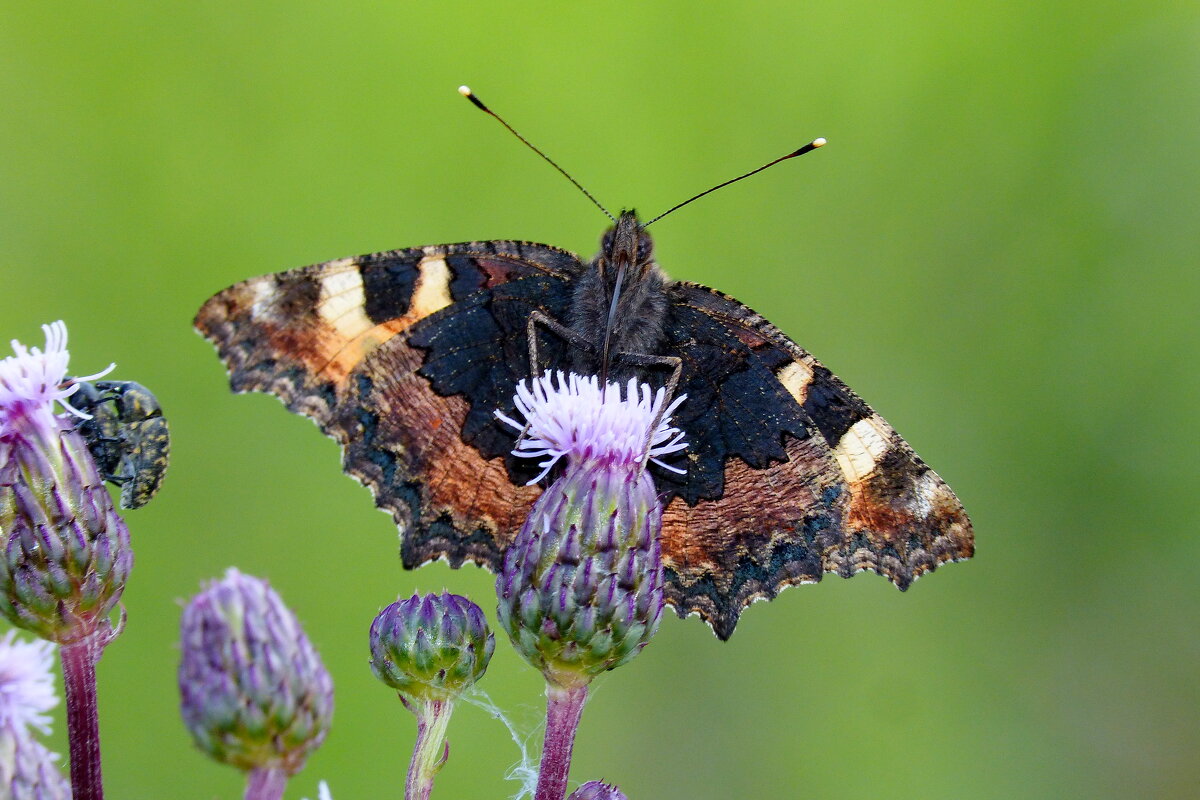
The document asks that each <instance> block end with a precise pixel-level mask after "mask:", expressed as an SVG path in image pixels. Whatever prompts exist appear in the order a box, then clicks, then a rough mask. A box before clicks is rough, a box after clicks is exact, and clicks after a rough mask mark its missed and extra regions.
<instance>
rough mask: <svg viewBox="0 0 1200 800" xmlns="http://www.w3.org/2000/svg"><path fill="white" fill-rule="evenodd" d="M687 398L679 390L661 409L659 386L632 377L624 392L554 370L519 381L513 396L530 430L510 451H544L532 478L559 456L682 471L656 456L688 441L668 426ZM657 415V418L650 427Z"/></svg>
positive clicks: (537, 455)
mask: <svg viewBox="0 0 1200 800" xmlns="http://www.w3.org/2000/svg"><path fill="white" fill-rule="evenodd" d="M686 398H687V395H680V396H679V397H676V398H675V399H674V401H672V403H671V404H670V405H669V406H667V407H666V408H665V409H664V408H663V405H664V403H665V401H666V392H665V391H664V390H663V389H659V390H658V391H657V392H655V391H653V390H651V388H650V387H649V386H648V385H647V384H644V383H642V384H639V383H638V382H637V381H635V380H634V379H632V378H630V379H629V384H628V386H627V387H626V389H625V393H624V395H622V393H621V387H620V386H619V385H618V384H616V383H609V384H607V385H606V386H605V387H604V388H601V387H600V379H599V378H597V377H596V376H595V375H592V376H590V377H583V376H580V375H576V374H574V373H571V374H570V375H564V374H563V373H562V372H555V373H553V374H547V375H542V376H540V377H538V378H535V379H533V380H530V381H529V382H528V383H527V382H525V381H522V382H521V383H519V384H517V394H516V397H515V398H514V400H515V402H516V406H517V411H519V412H520V414H521V416H523V417H524V418H525V421H526V424H527V425H528V427H529V430H528V431H526V433H525V436H524V437H523V438H522V439H521V440H520V441H519V442H518V443H517V447H516V449H515V450H513V455H516V456H522V457H525V458H541V457H542V456H547V458H546V460H545V461H541V462H539V463H538V466H539V467H542V472H541V474H540V475H538V476H537V477H536V478H534V479H533V480H531V481H530V483H531V484H532V483H537V482H538V481H540V480H541V479H542V478H544V477H546V475H547V473H549V472H550V470H551V469H552V468H553V467H554V465H555V464H556V463H558V460H559V459H560V458H562V457H563V456H567V457H568V461H571V462H573V463H580V462H585V461H601V462H604V463H605V464H607V465H612V466H617V465H623V466H628V467H637V468H639V469H645V466H646V461H647V460H649V461H653V462H654V463H655V464H658V465H659V466H660V467H663V468H664V469H668V470H671V471H672V472H677V473H679V474H683V473H684V472H685V470H682V469H679V468H678V467H673V466H671V465H669V464H664V463H663V462H662V461H661V460H660V458H661V457H662V456H666V455H670V454H671V453H676V452H678V451H680V450H683V449H684V448H686V447H687V442H685V441H684V440H683V431H681V430H679V429H677V428H673V427H671V414H673V413H675V410H676V409H677V408H679V404H680V403H682V402H683V401H684V400H685V399H686ZM496 417H497V419H499V420H500V421H501V422H503V423H504V424H506V425H508V426H509V427H511V428H513V429H514V430H517V431H522V430H525V425H522V424H521V423H519V422H517V421H516V420H514V419H511V418H510V417H508V416H505V415H504V414H502V413H500V412H499V411H497V412H496ZM656 419H657V420H658V424H657V426H655V428H654V431H653V433H651V431H650V427H651V426H652V425H654V424H655V420H656ZM647 445H649V446H648V447H647Z"/></svg>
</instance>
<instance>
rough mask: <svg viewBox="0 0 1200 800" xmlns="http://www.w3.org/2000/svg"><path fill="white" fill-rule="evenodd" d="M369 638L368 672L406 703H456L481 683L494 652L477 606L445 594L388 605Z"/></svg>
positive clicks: (492, 643) (494, 643)
mask: <svg viewBox="0 0 1200 800" xmlns="http://www.w3.org/2000/svg"><path fill="white" fill-rule="evenodd" d="M370 636H371V669H372V670H373V671H374V672H375V675H376V677H378V678H379V680H381V681H383V682H384V683H386V684H387V685H388V686H391V687H392V688H393V689H395V690H396V691H397V692H399V693H400V695H401V697H403V698H404V699H405V700H406V701H420V700H445V699H452V698H454V697H457V696H458V695H459V694H461V693H462V692H463V690H465V689H466V688H467V687H469V686H471V685H472V684H473V683H475V681H477V680H479V679H480V678H481V677H483V673H484V671H485V670H487V665H488V661H490V660H491V658H492V651H493V650H495V648H496V637H495V635H494V634H492V633H491V632H490V631H489V630H488V626H487V620H486V619H485V618H484V616H483V611H482V610H481V609H480V608H479V606H477V605H475V604H474V603H472V602H471V601H470V600H468V599H467V598H465V597H460V596H459V595H455V594H450V593H449V592H443V593H442V594H440V595H439V594H428V595H426V596H425V597H421V596H420V595H414V596H412V597H410V598H408V599H406V600H398V601H396V602H395V603H392V604H391V605H390V606H388V607H387V608H385V609H384V610H383V611H381V612H379V616H377V617H375V621H374V622H373V623H371V635H370Z"/></svg>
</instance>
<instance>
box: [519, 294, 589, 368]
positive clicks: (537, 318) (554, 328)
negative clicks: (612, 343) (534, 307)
mask: <svg viewBox="0 0 1200 800" xmlns="http://www.w3.org/2000/svg"><path fill="white" fill-rule="evenodd" d="M538 325H542V326H544V327H545V328H546V330H548V331H550V332H551V333H556V334H558V336H559V337H561V338H562V339H563V341H565V342H568V343H569V344H573V345H575V346H576V347H580V348H583V349H584V350H587V351H589V352H593V353H594V352H595V351H596V345H595V344H593V343H592V342H589V341H588V340H587V339H585V338H583V337H582V336H580V335H579V334H578V333H576V332H575V331H573V330H571V329H570V328H568V327H567V326H566V325H563V324H562V323H561V322H559V321H558V320H556V319H554V318H553V317H551V316H548V315H547V314H545V313H543V312H541V311H534V312H533V313H532V314H530V315H529V321H528V322H526V323H525V338H526V340H527V343H528V349H529V377H530V378H531V379H534V378H538V377H541V374H542V368H541V366H540V365H539V364H538V343H537V341H538V339H537V326H538Z"/></svg>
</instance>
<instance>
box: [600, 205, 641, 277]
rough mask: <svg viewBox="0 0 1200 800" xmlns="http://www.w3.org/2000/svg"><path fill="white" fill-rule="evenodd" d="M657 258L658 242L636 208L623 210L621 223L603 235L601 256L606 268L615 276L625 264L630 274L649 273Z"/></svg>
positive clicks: (627, 272) (618, 221) (626, 271)
mask: <svg viewBox="0 0 1200 800" xmlns="http://www.w3.org/2000/svg"><path fill="white" fill-rule="evenodd" d="M653 258H654V242H653V240H652V239H651V238H650V234H649V233H647V232H646V229H645V228H644V227H643V226H642V224H641V222H639V221H638V217H637V212H636V211H622V212H621V216H620V217H619V218H618V219H617V223H616V224H615V225H613V226H612V227H611V228H609V229H608V230H606V231H605V232H604V236H603V237H602V238H601V239H600V255H599V257H598V258H597V261H598V262H601V263H602V265H603V267H604V268H605V270H606V271H609V270H611V272H612V274H613V275H614V276H615V275H616V273H617V272H618V271H619V270H620V268H621V267H624V268H625V273H626V274H627V275H629V274H633V275H641V274H643V273H645V272H646V271H647V270H648V269H649V268H650V265H651V264H652V263H653Z"/></svg>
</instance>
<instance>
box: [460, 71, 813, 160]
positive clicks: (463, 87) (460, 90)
mask: <svg viewBox="0 0 1200 800" xmlns="http://www.w3.org/2000/svg"><path fill="white" fill-rule="evenodd" d="M465 88H467V87H465V86H464V87H463V89H465ZM459 91H460V92H461V91H462V89H459ZM812 146H813V147H824V146H825V137H824V136H819V137H817V138H816V139H813V143H812Z"/></svg>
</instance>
